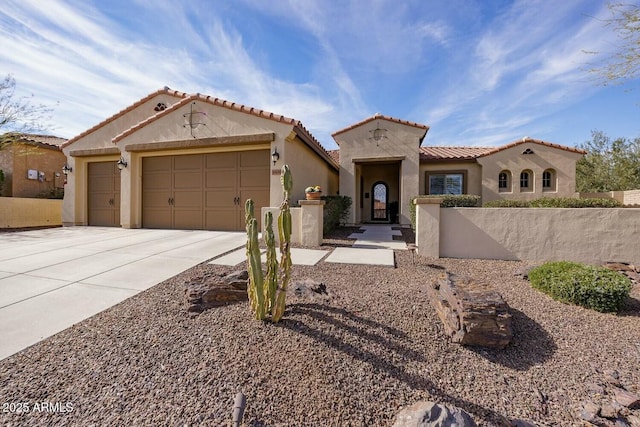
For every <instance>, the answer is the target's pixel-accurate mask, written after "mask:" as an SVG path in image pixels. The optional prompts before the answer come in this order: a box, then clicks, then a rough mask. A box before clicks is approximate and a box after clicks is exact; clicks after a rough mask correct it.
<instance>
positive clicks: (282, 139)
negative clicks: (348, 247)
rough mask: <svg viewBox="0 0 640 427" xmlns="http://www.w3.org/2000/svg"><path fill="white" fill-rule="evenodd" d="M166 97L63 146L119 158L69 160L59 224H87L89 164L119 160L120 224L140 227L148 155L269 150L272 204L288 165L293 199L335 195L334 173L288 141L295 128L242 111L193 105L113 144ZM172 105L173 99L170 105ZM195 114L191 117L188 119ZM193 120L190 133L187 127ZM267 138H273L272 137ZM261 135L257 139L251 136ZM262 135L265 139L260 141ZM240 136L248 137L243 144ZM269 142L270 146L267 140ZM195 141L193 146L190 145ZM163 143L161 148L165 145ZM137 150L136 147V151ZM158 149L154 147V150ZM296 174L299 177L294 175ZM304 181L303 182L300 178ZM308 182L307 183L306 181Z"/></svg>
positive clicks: (201, 103) (278, 197) (279, 196)
mask: <svg viewBox="0 0 640 427" xmlns="http://www.w3.org/2000/svg"><path fill="white" fill-rule="evenodd" d="M163 96H164V95H159V96H158V97H154V98H153V99H152V100H150V101H148V102H145V103H143V104H142V105H141V106H139V107H137V108H135V109H133V110H132V111H130V112H128V113H126V114H125V115H124V116H123V118H119V119H116V120H114V121H113V122H112V123H110V124H108V125H106V126H105V127H107V129H103V128H100V129H98V130H97V131H96V132H94V133H92V134H90V135H87V136H85V137H83V138H80V139H79V140H78V141H76V142H75V143H73V144H71V145H70V146H68V147H65V152H66V154H67V155H68V154H70V152H71V151H77V150H96V149H98V150H99V149H111V150H114V149H115V150H117V153H118V154H108V155H102V154H101V155H87V154H86V153H83V155H82V156H69V158H70V161H69V163H70V165H71V166H72V167H73V172H72V173H71V174H69V177H70V179H69V182H70V185H68V186H67V187H68V190H67V191H68V194H67V195H66V196H65V203H64V208H63V220H64V223H65V225H85V224H87V194H86V193H87V188H86V185H87V171H88V167H87V165H88V163H90V162H93V161H114V162H115V161H117V160H118V159H119V158H120V156H121V155H122V157H123V158H124V160H125V161H126V162H127V164H128V165H127V167H126V168H124V169H123V170H122V171H121V189H120V197H121V200H120V209H121V211H120V219H121V225H122V226H123V227H126V228H138V227H140V226H141V224H142V202H141V200H142V159H143V158H144V157H150V156H166V155H182V154H204V153H216V152H225V151H226V152H229V151H242V150H269V152H273V150H274V149H277V150H278V153H280V159H279V160H278V162H277V163H276V164H275V165H273V164H272V162H271V160H269V168H270V170H271V175H270V188H271V190H270V199H271V200H270V205H272V206H278V205H279V204H280V202H281V201H282V196H283V195H282V187H281V185H280V170H281V167H282V165H283V164H285V163H287V164H290V166H291V168H292V172H293V174H294V194H293V195H292V200H298V199H301V198H304V188H305V187H306V186H308V185H311V182H312V183H313V184H314V185H321V186H323V187H324V188H325V189H327V190H328V191H330V192H333V193H332V194H335V192H336V191H337V175H338V174H337V171H335V169H333V172H332V170H331V168H330V167H329V165H328V164H327V163H326V162H324V161H323V160H321V159H320V158H319V157H318V155H317V154H316V153H314V152H313V151H312V150H311V149H310V148H308V147H307V146H306V145H305V144H304V143H303V142H302V141H300V140H299V139H298V138H295V137H290V136H291V134H292V129H293V125H292V124H287V123H281V122H277V121H274V120H269V119H265V118H260V117H257V116H254V115H251V114H247V113H244V112H239V111H235V110H230V109H228V108H224V107H220V106H217V105H213V104H211V103H209V102H205V101H202V100H196V101H193V102H189V103H187V104H185V105H183V106H181V107H180V108H177V109H176V110H175V111H168V112H167V114H165V115H164V116H162V117H159V118H158V119H157V120H155V121H151V122H149V123H147V124H146V125H145V126H144V127H142V128H140V129H138V130H137V131H135V132H133V133H131V134H129V135H127V136H125V137H121V138H119V140H118V141H116V143H115V144H114V143H113V142H112V139H113V138H114V137H115V136H116V135H119V134H121V133H122V132H124V131H125V130H127V129H129V128H130V127H131V126H132V125H135V124H137V123H138V122H141V121H143V120H144V119H146V118H147V117H148V116H150V115H151V113H150V112H149V110H150V111H151V112H152V113H153V114H155V111H153V107H155V105H156V104H157V103H158V102H160V101H163V102H167V103H168V104H169V103H170V102H168V101H167V100H165V99H164V98H163ZM173 101H174V102H175V99H174V100H173ZM192 113H195V114H192ZM190 116H191V117H192V123H193V124H194V126H193V129H191V126H190V125H189V117H190ZM271 134H273V135H274V136H273V137H272V136H271ZM256 135H260V138H257V140H255V139H252V137H254V136H256ZM264 135H268V138H267V137H264ZM224 137H237V138H235V139H234V140H233V141H232V142H226V143H225V142H224V141H223V142H221V143H219V144H218V143H215V144H213V145H207V146H197V144H198V142H200V141H206V140H207V139H211V140H212V141H215V139H216V138H218V139H220V138H224ZM243 137H246V138H245V139H244V140H243ZM271 139H273V141H270V140H271ZM191 141H193V144H192V146H189V145H190V144H191ZM175 142H183V143H184V145H185V146H184V148H179V149H176V148H174V147H167V145H166V144H167V143H175ZM139 144H151V146H150V148H149V147H145V148H144V149H140V148H139ZM163 144H164V145H163ZM135 145H138V147H135ZM156 145H157V148H156ZM296 170H297V173H296ZM303 177H304V178H303ZM307 180H308V181H310V183H309V184H307V182H306V181H307Z"/></svg>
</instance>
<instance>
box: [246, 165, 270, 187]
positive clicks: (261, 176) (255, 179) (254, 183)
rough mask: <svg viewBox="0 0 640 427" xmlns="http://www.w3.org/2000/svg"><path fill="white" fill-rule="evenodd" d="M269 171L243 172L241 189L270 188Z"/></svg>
mask: <svg viewBox="0 0 640 427" xmlns="http://www.w3.org/2000/svg"><path fill="white" fill-rule="evenodd" d="M268 183H269V170H268V169H263V170H243V171H241V172H240V186H241V187H268V185H265V184H268Z"/></svg>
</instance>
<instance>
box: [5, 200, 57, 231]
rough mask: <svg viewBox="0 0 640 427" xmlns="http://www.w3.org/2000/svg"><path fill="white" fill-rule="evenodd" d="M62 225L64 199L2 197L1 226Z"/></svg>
mask: <svg viewBox="0 0 640 427" xmlns="http://www.w3.org/2000/svg"><path fill="white" fill-rule="evenodd" d="M54 225H62V200H53V199H24V198H20V197H0V228H20V227H46V226H54Z"/></svg>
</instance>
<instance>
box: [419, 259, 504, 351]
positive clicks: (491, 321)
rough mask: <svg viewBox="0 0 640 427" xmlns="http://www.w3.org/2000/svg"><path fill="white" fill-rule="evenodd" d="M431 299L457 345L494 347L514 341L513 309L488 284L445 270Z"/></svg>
mask: <svg viewBox="0 0 640 427" xmlns="http://www.w3.org/2000/svg"><path fill="white" fill-rule="evenodd" d="M430 299H431V302H432V304H433V306H434V307H435V309H436V312H437V313H438V317H440V320H441V321H442V323H443V324H444V330H445V333H446V334H447V335H449V336H450V337H451V340H452V341H453V342H456V343H459V344H465V345H471V346H481V347H493V348H504V347H506V346H507V345H508V344H509V342H511V338H512V337H513V329H512V327H511V313H509V307H508V306H507V304H506V303H505V302H504V299H502V296H501V295H500V294H499V293H498V292H497V291H496V290H495V289H494V288H493V287H492V286H491V285H489V284H488V283H484V282H478V281H476V280H474V279H471V278H469V277H458V276H456V275H454V274H451V273H449V272H446V271H445V272H443V273H442V274H441V275H440V277H439V278H438V280H437V281H436V282H435V283H433V286H432V288H431V289H430Z"/></svg>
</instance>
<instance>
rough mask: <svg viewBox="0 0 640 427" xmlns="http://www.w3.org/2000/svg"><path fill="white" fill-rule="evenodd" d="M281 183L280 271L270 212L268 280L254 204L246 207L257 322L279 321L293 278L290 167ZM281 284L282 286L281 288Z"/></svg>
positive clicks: (251, 288)
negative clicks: (261, 259)
mask: <svg viewBox="0 0 640 427" xmlns="http://www.w3.org/2000/svg"><path fill="white" fill-rule="evenodd" d="M280 182H281V183H282V188H283V191H284V200H283V202H282V204H281V205H280V215H279V216H278V237H279V238H280V253H281V255H282V257H281V260H280V269H278V260H277V257H276V248H275V236H274V233H273V215H272V214H271V212H267V213H266V214H265V217H264V221H265V233H264V234H265V235H264V241H265V244H266V246H267V273H266V278H265V276H264V274H263V272H262V266H261V263H260V247H259V245H258V221H257V220H256V218H255V216H254V203H253V200H251V199H248V200H247V201H246V203H245V221H246V228H247V261H248V262H247V264H248V272H249V287H248V289H247V292H248V294H249V302H250V305H251V310H252V311H253V312H254V314H255V316H256V319H258V320H264V319H265V318H266V317H267V315H268V314H269V313H270V314H271V321H272V322H274V323H276V322H278V321H280V319H281V318H282V316H283V314H284V310H285V298H286V292H287V285H288V283H289V278H290V277H291V248H290V244H291V211H290V209H289V194H290V193H291V188H292V187H293V179H292V177H291V171H290V170H289V166H287V165H284V166H283V167H282V172H281V174H280ZM278 282H279V283H280V286H278Z"/></svg>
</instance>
